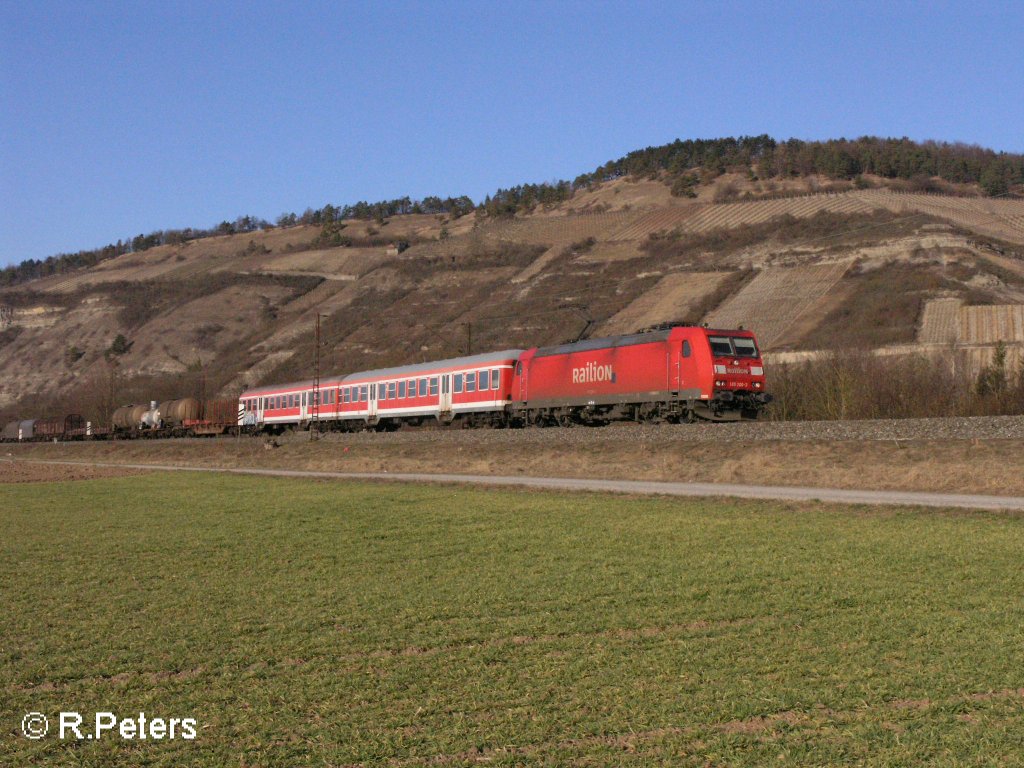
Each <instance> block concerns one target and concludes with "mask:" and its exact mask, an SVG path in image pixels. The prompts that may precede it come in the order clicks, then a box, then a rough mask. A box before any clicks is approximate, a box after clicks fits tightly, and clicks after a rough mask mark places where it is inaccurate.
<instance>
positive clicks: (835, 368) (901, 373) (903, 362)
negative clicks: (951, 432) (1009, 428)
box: [768, 351, 1024, 421]
mask: <svg viewBox="0 0 1024 768" xmlns="http://www.w3.org/2000/svg"><path fill="white" fill-rule="evenodd" d="M994 365H998V361H997V363H996V364H994ZM1003 365H1004V366H1005V359H1004V362H1003ZM961 369H962V366H960V365H958V364H957V363H956V361H955V359H953V358H951V357H950V356H949V355H900V356H889V357H883V356H879V355H875V354H872V353H870V352H866V351H853V352H849V351H847V352H832V353H829V354H827V355H824V356H821V357H817V358H814V359H812V360H808V361H807V362H804V363H792V364H781V365H774V366H771V367H770V368H769V369H768V374H769V377H770V379H769V381H768V391H769V392H771V393H772V394H773V395H774V396H775V402H774V403H772V405H771V407H770V408H769V409H768V418H769V419H772V420H776V421H784V420H810V421H817V420H835V419H902V418H926V417H943V416H978V415H995V414H1021V413H1024V369H1022V370H1021V371H1019V372H1017V373H1016V374H1015V375H1013V376H1010V375H1007V374H1004V376H1003V379H1002V381H1003V382H1004V385H1003V386H1002V388H1001V389H999V390H998V391H994V390H993V389H992V388H991V387H989V386H986V387H982V386H979V383H980V382H981V380H982V378H979V379H977V380H975V379H972V378H971V377H969V376H965V375H964V374H963V372H962V370H961ZM1004 370H1005V369H1004ZM982 377H983V378H984V380H985V381H991V380H992V379H993V378H994V376H993V375H992V374H989V373H986V372H985V371H983V372H982Z"/></svg>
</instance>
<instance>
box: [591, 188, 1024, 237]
mask: <svg viewBox="0 0 1024 768" xmlns="http://www.w3.org/2000/svg"><path fill="white" fill-rule="evenodd" d="M879 208H882V209H886V210H890V211H896V212H921V213H927V214H931V215H934V216H938V217H941V218H944V219H947V220H948V221H951V222H953V223H955V224H959V225H960V226H963V227H967V228H969V229H974V230H977V231H979V232H983V233H988V234H991V235H993V236H995V237H1000V238H1006V239H1010V240H1015V241H1018V242H1024V201H1020V200H991V199H987V198H969V197H949V196H944V195H927V194H912V193H901V192H895V191H892V190H885V189H869V190H857V191H854V192H842V193H819V194H811V195H805V196H802V197H788V198H780V199H776V200H751V201H744V202H735V203H707V204H698V203H693V204H690V205H685V206H679V207H677V208H667V209H663V210H659V211H653V212H651V213H647V214H643V215H641V216H639V217H637V218H636V219H635V220H633V221H630V222H629V223H628V224H626V225H625V226H623V227H622V228H621V229H618V230H616V231H614V232H611V233H610V234H609V235H608V239H609V240H636V239H643V238H645V237H648V236H649V235H651V234H653V233H655V232H660V231H666V230H672V229H679V230H680V231H682V232H691V233H702V232H709V231H711V230H714V229H723V228H731V227H737V226H742V225H745V224H763V223H765V222H768V221H771V220H772V219H775V218H778V217H780V216H794V217H796V218H808V217H810V216H813V215H815V214H816V213H818V212H820V211H829V212H832V213H846V214H854V213H870V212H871V211H873V210H876V209H879Z"/></svg>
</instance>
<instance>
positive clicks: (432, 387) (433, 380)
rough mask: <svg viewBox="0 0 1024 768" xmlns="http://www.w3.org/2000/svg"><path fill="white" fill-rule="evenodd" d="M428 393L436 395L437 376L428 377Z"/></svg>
mask: <svg viewBox="0 0 1024 768" xmlns="http://www.w3.org/2000/svg"><path fill="white" fill-rule="evenodd" d="M430 394H431V395H436V394H437V376H431V377H430Z"/></svg>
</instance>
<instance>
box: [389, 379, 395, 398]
mask: <svg viewBox="0 0 1024 768" xmlns="http://www.w3.org/2000/svg"><path fill="white" fill-rule="evenodd" d="M395 386H396V385H395V382H393V381H392V382H390V383H389V384H388V400H394V399H395Z"/></svg>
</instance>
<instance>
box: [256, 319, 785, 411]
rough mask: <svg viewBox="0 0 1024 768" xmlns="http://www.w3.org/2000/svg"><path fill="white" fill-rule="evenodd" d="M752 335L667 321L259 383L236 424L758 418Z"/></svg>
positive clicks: (759, 369)
mask: <svg viewBox="0 0 1024 768" xmlns="http://www.w3.org/2000/svg"><path fill="white" fill-rule="evenodd" d="M771 399H772V398H771V395H769V394H768V393H766V392H765V378H764V364H763V362H762V361H761V355H760V351H759V350H758V347H757V340H756V339H755V337H754V334H753V333H751V332H750V331H746V330H742V329H739V330H719V329H709V328H700V327H692V326H673V327H671V328H666V329H663V330H659V331H653V332H649V333H639V334H634V335H631V336H614V337H610V338H605V339H590V340H587V341H581V342H576V343H574V344H563V345H560V346H554V347H542V348H537V347H534V348H533V349H528V350H518V349H510V350H505V351H503V352H493V353H490V354H485V355H474V356H470V357H460V358H454V359H450V360H440V361H437V362H432V363H420V364H418V365H407V366H400V367H396V368H385V369H380V370H374V371H361V372H359V373H352V374H349V375H347V376H341V377H327V378H324V379H323V380H322V381H321V382H320V386H319V388H318V389H314V386H313V382H311V381H304V382H297V383H293V384H281V385H276V386H267V387H260V388H258V389H251V390H247V391H246V392H243V393H242V395H241V397H240V399H239V413H240V414H242V416H241V421H240V426H243V427H249V428H252V429H256V430H261V429H268V428H269V429H281V428H283V427H286V426H296V425H303V426H304V425H308V424H310V423H311V422H312V421H314V420H317V421H319V422H321V423H322V424H323V426H324V427H326V428H340V429H363V428H366V427H375V428H378V429H387V428H396V427H398V426H400V425H401V424H403V423H406V424H413V425H418V424H422V423H424V422H427V421H433V422H437V423H441V424H449V423H452V422H459V423H461V424H463V425H467V426H476V425H491V426H526V425H536V426H549V425H564V426H568V425H571V424H605V423H608V422H610V421H615V420H629V421H669V422H679V421H694V420H696V419H697V418H703V419H708V420H713V421H735V420H739V419H755V418H757V415H758V413H759V411H760V410H761V409H762V408H763V407H764V406H765V405H767V404H768V403H769V402H771Z"/></svg>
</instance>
